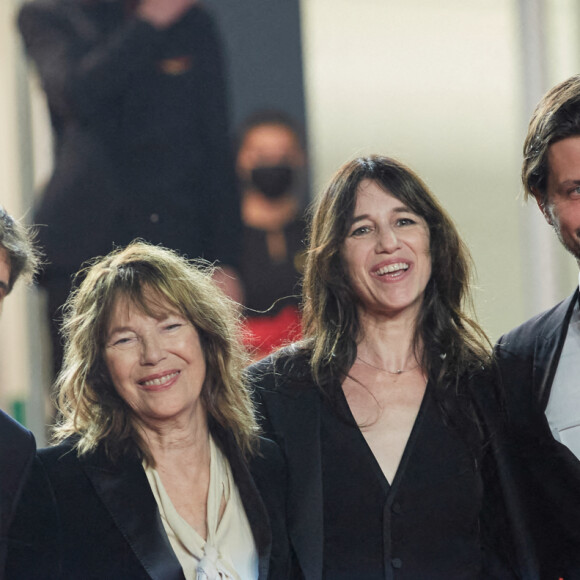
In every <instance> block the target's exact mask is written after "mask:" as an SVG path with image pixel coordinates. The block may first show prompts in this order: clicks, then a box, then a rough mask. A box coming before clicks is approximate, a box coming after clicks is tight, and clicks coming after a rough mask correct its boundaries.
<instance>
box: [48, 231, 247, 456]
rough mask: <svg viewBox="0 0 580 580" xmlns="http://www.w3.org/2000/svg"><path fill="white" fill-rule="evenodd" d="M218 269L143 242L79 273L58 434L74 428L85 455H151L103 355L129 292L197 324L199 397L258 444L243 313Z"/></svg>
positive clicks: (139, 302) (151, 311)
mask: <svg viewBox="0 0 580 580" xmlns="http://www.w3.org/2000/svg"><path fill="white" fill-rule="evenodd" d="M212 273H213V269H212V267H211V266H209V265H208V264H206V263H205V262H204V263H202V262H200V261H198V262H193V261H187V260H186V259H185V258H183V257H181V256H179V255H178V254H177V253H175V252H174V251H172V250H168V249H166V248H162V247H159V246H153V245H150V244H148V243H145V242H141V241H136V242H133V243H132V244H130V245H129V246H127V247H126V248H123V249H118V250H115V251H113V252H112V253H110V254H109V255H108V256H105V257H101V258H96V259H94V260H93V261H92V262H91V263H90V264H89V265H88V266H87V267H86V269H85V270H83V271H81V272H80V273H79V277H81V278H83V277H84V278H83V280H82V282H80V284H78V287H77V288H76V289H75V290H74V291H73V292H72V293H71V295H70V297H69V299H68V300H67V303H66V305H65V309H64V313H65V316H64V324H63V336H64V345H65V348H64V363H63V367H62V370H61V372H60V375H59V377H58V379H57V383H56V386H57V392H58V408H59V411H60V413H61V420H60V423H59V424H58V425H57V427H56V428H55V433H54V435H55V437H54V438H55V440H56V441H62V440H63V439H65V438H66V437H69V436H71V435H76V436H77V443H76V447H77V451H78V453H79V454H80V455H82V454H85V453H90V452H92V451H94V450H95V449H96V447H97V446H98V445H103V446H104V449H105V452H106V453H107V455H108V456H109V458H110V459H112V460H117V459H119V458H120V457H122V456H123V455H124V454H125V453H127V452H130V451H133V452H136V453H137V454H138V455H140V456H141V457H143V458H146V459H147V460H148V461H149V462H152V456H151V454H150V451H149V449H148V446H147V444H146V442H145V441H144V440H143V438H142V437H141V436H140V434H139V430H138V429H137V428H136V422H135V416H134V414H133V412H132V410H131V409H130V407H129V406H128V405H127V404H126V403H125V401H124V400H123V399H122V398H121V397H120V396H119V394H118V393H117V391H116V389H115V387H114V385H113V382H112V380H111V376H110V374H109V371H108V368H107V365H106V362H105V359H104V350H105V341H106V337H107V331H108V326H109V323H110V320H111V314H112V312H113V309H114V305H115V304H116V303H117V301H118V300H119V299H126V300H127V301H128V302H129V303H130V304H132V305H133V306H135V307H136V308H137V309H139V310H140V311H142V312H143V313H145V314H147V315H149V316H154V317H158V316H161V315H162V314H163V313H165V312H167V310H168V309H173V310H175V311H177V312H179V313H180V314H181V315H182V316H183V317H185V318H186V319H187V320H189V322H190V323H191V324H192V325H193V326H194V327H195V329H196V330H197V332H198V333H199V337H200V341H201V345H202V349H203V352H204V356H205V362H206V367H207V370H206V377H205V381H204V385H203V388H202V393H201V400H202V401H203V404H204V408H205V411H206V413H207V414H208V418H209V420H210V424H211V422H212V421H213V423H217V424H219V425H221V427H223V428H225V429H226V430H228V431H230V432H231V433H232V434H233V435H234V437H235V439H236V441H237V443H238V444H239V446H240V447H241V449H242V450H243V451H244V452H251V451H252V448H253V444H254V441H255V438H256V433H257V424H256V420H255V417H254V409H253V406H252V403H251V400H250V393H249V390H248V388H247V385H246V382H245V380H244V376H243V369H244V367H245V365H246V364H247V362H248V360H247V355H246V351H245V349H244V347H243V343H242V340H241V336H240V332H241V329H240V325H239V319H238V318H239V314H238V311H237V308H236V306H235V304H234V303H233V302H232V301H231V300H229V299H228V298H227V297H226V296H225V295H224V294H223V292H221V290H220V289H219V288H218V287H217V285H216V284H215V282H213V280H212Z"/></svg>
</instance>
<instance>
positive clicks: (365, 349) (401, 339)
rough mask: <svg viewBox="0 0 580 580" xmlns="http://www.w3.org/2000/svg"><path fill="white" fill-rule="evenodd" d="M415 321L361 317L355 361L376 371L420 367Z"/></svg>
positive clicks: (394, 370) (393, 370)
mask: <svg viewBox="0 0 580 580" xmlns="http://www.w3.org/2000/svg"><path fill="white" fill-rule="evenodd" d="M415 322H416V321H415V319H412V320H409V319H408V318H406V317H400V318H391V319H381V318H378V317H371V316H364V315H362V316H361V327H362V335H361V340H360V341H359V343H358V345H357V357H358V358H359V360H360V361H361V362H363V363H366V364H368V365H370V366H372V367H375V368H377V369H380V370H387V371H389V372H398V371H405V370H409V369H411V368H412V367H416V366H417V365H419V364H420V360H421V351H422V348H421V347H422V345H420V344H419V345H415V344H414V338H415V326H416V324H415Z"/></svg>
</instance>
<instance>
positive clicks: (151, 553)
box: [83, 457, 184, 580]
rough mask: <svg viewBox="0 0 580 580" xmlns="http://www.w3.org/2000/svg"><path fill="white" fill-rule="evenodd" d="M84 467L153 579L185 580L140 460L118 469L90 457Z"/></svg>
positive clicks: (129, 460) (133, 460)
mask: <svg viewBox="0 0 580 580" xmlns="http://www.w3.org/2000/svg"><path fill="white" fill-rule="evenodd" d="M83 467H84V470H85V472H86V474H87V476H88V478H89V479H90V481H91V483H92V484H93V486H94V488H95V491H96V492H97V494H98V495H99V497H100V498H101V500H102V502H103V503H104V505H105V506H106V508H107V510H108V511H109V513H110V514H111V516H112V518H113V520H114V521H115V523H116V524H117V527H118V528H119V530H120V531H121V533H122V534H123V536H124V537H125V539H126V540H127V542H128V543H129V545H130V546H131V548H132V549H133V552H134V553H135V555H136V556H137V558H138V559H139V561H140V562H141V564H142V565H143V567H144V568H145V570H146V571H147V572H148V574H149V575H150V576H151V578H153V579H154V580H184V576H183V571H182V569H181V565H180V564H179V561H178V559H177V557H176V556H175V553H174V552H173V549H172V548H171V544H170V543H169V539H168V538H167V534H166V533H165V530H164V529H163V523H162V522H161V517H160V515H159V510H158V509H157V503H156V501H155V498H154V496H153V493H152V492H151V488H150V486H149V482H148V481H147V476H146V475H145V471H144V470H143V467H142V466H141V463H140V462H139V461H138V460H137V459H125V460H124V461H123V465H122V467H119V468H118V469H116V468H114V467H112V466H111V465H110V464H109V465H107V464H106V463H105V462H99V460H98V458H97V457H91V458H89V459H87V460H86V461H85V462H84V465H83Z"/></svg>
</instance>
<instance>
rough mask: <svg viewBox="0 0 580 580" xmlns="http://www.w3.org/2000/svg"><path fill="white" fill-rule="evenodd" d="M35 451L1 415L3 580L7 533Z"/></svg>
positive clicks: (11, 421) (30, 440) (18, 428)
mask: <svg viewBox="0 0 580 580" xmlns="http://www.w3.org/2000/svg"><path fill="white" fill-rule="evenodd" d="M35 449H36V445H35V442H34V437H33V435H32V433H31V432H30V431H28V430H27V429H24V427H22V425H20V424H19V423H17V422H16V421H14V419H12V418H11V417H9V416H8V415H6V413H4V412H3V411H0V578H3V576H2V571H3V570H4V561H5V557H6V537H7V534H8V529H9V527H10V523H11V522H12V518H13V516H14V511H15V510H16V504H17V502H18V498H19V497H20V493H21V491H22V487H23V485H24V481H25V478H26V475H27V473H28V470H29V468H30V464H31V463H32V460H33V458H34V450H35Z"/></svg>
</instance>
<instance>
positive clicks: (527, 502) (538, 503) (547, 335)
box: [495, 290, 580, 578]
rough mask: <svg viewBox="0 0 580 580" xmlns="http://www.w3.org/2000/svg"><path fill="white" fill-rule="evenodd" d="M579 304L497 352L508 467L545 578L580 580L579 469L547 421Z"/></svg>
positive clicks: (523, 330) (509, 337)
mask: <svg viewBox="0 0 580 580" xmlns="http://www.w3.org/2000/svg"><path fill="white" fill-rule="evenodd" d="M577 299H578V290H576V291H575V292H574V294H573V295H572V296H570V297H569V298H567V299H566V300H564V301H563V302H561V303H560V304H557V305H556V306H554V307H553V308H551V309H550V310H548V311H546V312H543V313H542V314H539V315H537V316H535V317H534V318H532V319H530V320H528V321H527V322H525V323H524V324H522V325H521V326H519V327H517V328H515V329H514V330H512V331H510V332H508V333H507V334H505V335H504V336H502V337H501V338H500V339H499V341H498V343H497V344H496V347H495V354H496V359H497V362H498V365H499V368H500V373H501V379H502V382H503V390H504V392H505V397H506V407H507V413H508V427H509V437H510V454H511V460H512V462H513V463H514V464H515V465H516V466H517V469H518V473H519V475H518V477H519V479H520V481H521V487H522V489H524V490H525V492H524V493H523V494H522V499H523V502H524V506H523V507H524V511H525V512H526V518H527V521H528V527H529V529H531V530H532V532H533V535H534V541H535V543H536V546H537V551H538V554H539V558H540V561H541V565H542V569H543V571H544V572H543V574H544V577H546V578H552V577H555V578H557V577H559V576H562V577H564V578H580V462H579V461H578V459H577V458H576V457H575V456H574V454H573V453H572V452H571V451H570V450H569V449H568V448H567V447H566V446H564V445H562V444H561V443H559V442H558V441H556V440H555V439H554V438H553V437H552V434H551V431H550V427H549V425H548V421H547V419H546V416H545V409H546V406H547V404H548V400H549V397H550V389H551V388H552V383H553V380H554V376H555V374H556V369H557V367H558V361H559V358H560V354H561V352H562V347H563V345H564V341H565V337H566V331H567V329H568V324H569V321H570V317H571V315H572V311H573V307H574V304H575V303H576V300H577ZM579 356H580V353H579ZM579 384H580V383H579Z"/></svg>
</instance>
